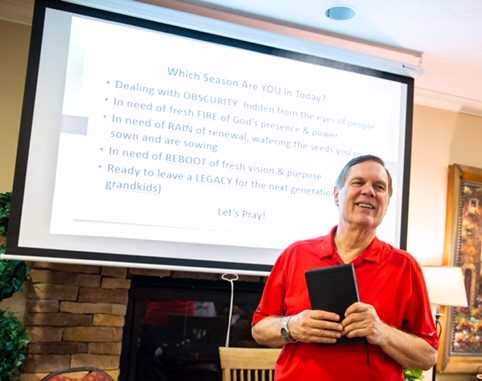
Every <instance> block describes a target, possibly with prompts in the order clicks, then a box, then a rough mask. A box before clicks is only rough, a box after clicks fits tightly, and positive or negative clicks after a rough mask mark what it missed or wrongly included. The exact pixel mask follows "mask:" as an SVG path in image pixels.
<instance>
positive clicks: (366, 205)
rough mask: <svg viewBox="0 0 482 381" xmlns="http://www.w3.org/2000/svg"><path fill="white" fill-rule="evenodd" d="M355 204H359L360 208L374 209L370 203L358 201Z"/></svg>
mask: <svg viewBox="0 0 482 381" xmlns="http://www.w3.org/2000/svg"><path fill="white" fill-rule="evenodd" d="M357 205H358V206H361V207H362V208H368V209H375V208H374V207H373V206H372V205H370V204H365V203H364V202H359V203H358V204H357Z"/></svg>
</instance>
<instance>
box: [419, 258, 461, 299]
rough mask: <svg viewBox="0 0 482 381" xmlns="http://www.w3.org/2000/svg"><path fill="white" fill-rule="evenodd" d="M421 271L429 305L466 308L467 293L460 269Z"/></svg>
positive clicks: (449, 267) (445, 268)
mask: <svg viewBox="0 0 482 381" xmlns="http://www.w3.org/2000/svg"><path fill="white" fill-rule="evenodd" d="M422 270H423V275H424V277H425V283H426V284H427V291H428V297H429V300H430V303H431V304H433V305H438V306H453V307H467V293H466V291H465V284H464V276H463V273H462V269H461V268H460V267H454V266H438V267H423V268H422Z"/></svg>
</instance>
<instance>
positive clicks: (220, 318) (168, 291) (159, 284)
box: [119, 276, 264, 381]
mask: <svg viewBox="0 0 482 381" xmlns="http://www.w3.org/2000/svg"><path fill="white" fill-rule="evenodd" d="M232 286H234V287H232ZM263 287H264V283H263V282H262V281H253V282H251V281H240V280H237V281H233V282H229V281H226V280H207V279H192V278H173V277H162V278H161V277H145V276H134V277H133V278H132V282H131V288H130V291H129V303H128V306H127V313H126V321H125V326H124V334H123V341H122V354H121V364H120V369H121V374H120V377H119V381H174V380H175V381H184V380H196V381H221V380H222V376H221V370H220V364H219V354H218V348H219V347H220V346H225V345H229V346H230V347H257V346H258V345H257V344H256V343H255V341H254V340H253V338H252V336H251V318H252V314H253V312H254V310H255V309H256V307H257V304H258V302H259V299H260V297H261V293H262V290H263ZM232 289H234V292H233V302H232V305H233V308H232V309H230V307H231V293H232ZM230 316H231V320H230V323H229V324H228V321H229V317H230ZM228 334H229V336H228ZM227 338H228V340H227ZM227 341H228V342H227Z"/></svg>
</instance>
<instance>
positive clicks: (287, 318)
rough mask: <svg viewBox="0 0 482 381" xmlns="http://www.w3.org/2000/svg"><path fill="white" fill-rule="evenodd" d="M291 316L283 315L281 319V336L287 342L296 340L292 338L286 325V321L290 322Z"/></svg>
mask: <svg viewBox="0 0 482 381" xmlns="http://www.w3.org/2000/svg"><path fill="white" fill-rule="evenodd" d="M290 319H291V316H285V317H284V318H283V319H282V320H281V337H282V338H283V340H284V341H285V342H287V343H296V340H293V338H292V337H291V334H290V329H289V327H288V323H289V322H290Z"/></svg>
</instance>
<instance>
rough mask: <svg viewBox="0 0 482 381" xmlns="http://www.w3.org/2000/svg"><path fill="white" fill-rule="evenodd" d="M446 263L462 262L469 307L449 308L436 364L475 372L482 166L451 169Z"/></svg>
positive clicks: (481, 344)
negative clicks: (439, 354)
mask: <svg viewBox="0 0 482 381" xmlns="http://www.w3.org/2000/svg"><path fill="white" fill-rule="evenodd" d="M447 190H448V191H447V217H446V218H447V219H446V230H445V245H444V264H445V265H450V266H459V267H461V268H462V272H463V275H464V283H465V290H466V293H467V301H468V307H450V308H447V311H446V312H447V313H446V315H445V322H444V325H445V328H444V329H443V330H442V332H443V333H442V335H441V342H440V348H441V356H439V362H438V364H437V368H438V369H440V370H441V371H442V372H448V373H473V374H475V373H476V372H477V370H478V369H480V367H481V366H482V169H479V168H474V167H468V166H464V165H459V164H452V165H450V166H449V171H448V189H447Z"/></svg>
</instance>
